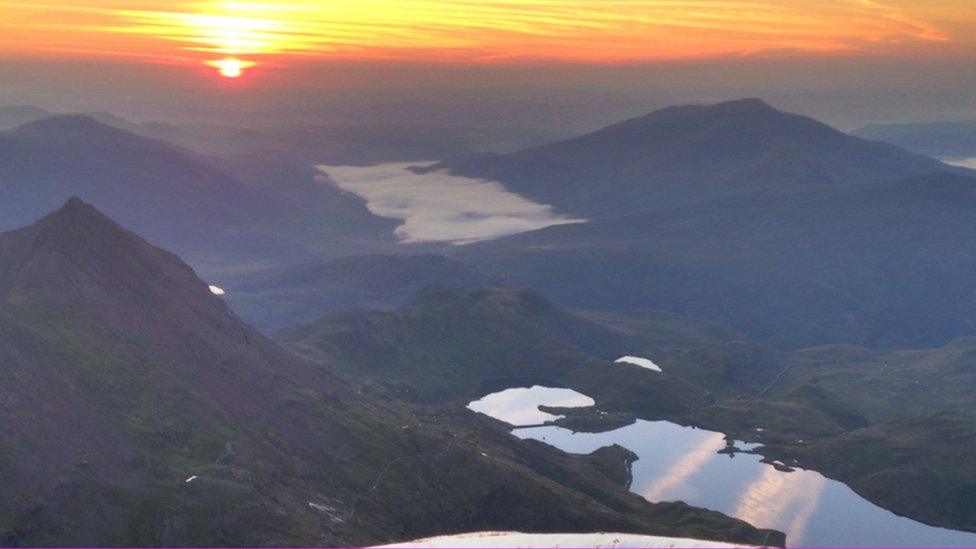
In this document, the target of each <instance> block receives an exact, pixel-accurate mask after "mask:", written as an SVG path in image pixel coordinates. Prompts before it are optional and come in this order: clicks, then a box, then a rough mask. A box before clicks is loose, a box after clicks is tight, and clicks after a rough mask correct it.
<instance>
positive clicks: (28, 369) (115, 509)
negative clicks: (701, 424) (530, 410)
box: [0, 199, 781, 546]
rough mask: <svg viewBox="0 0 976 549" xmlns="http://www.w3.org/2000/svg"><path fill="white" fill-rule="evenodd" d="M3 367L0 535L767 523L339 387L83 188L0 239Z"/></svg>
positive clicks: (171, 541)
mask: <svg viewBox="0 0 976 549" xmlns="http://www.w3.org/2000/svg"><path fill="white" fill-rule="evenodd" d="M0 378H2V379H3V383H2V384H0V485H2V486H3V490H0V544H2V545H47V546H51V545H120V546H143V545H170V546H207V545H218V546H228V545H231V546H233V545H247V546H261V545H264V546H275V545H299V546H301V545H304V546H311V545H320V546H329V545H332V546H336V545H360V544H368V543H373V542H380V541H393V540H402V539H409V538H414V537H419V536H424V535H430V534H438V533H447V532H459V531H467V530H486V529H503V530H529V531H542V532H551V531H567V530H605V531H629V532H641V533H659V534H673V535H684V536H696V537H706V538H713V539H729V540H738V541H747V542H752V543H759V542H760V541H761V540H763V539H765V537H766V536H767V533H766V532H762V531H757V530H755V529H752V528H751V527H749V526H748V525H746V524H745V523H742V522H741V521H735V520H731V519H728V518H727V517H724V516H722V515H719V514H717V513H713V512H708V511H703V510H698V509H693V508H690V507H687V506H685V505H681V504H660V505H650V504H647V503H646V502H644V501H643V500H641V499H639V498H637V497H635V496H633V495H630V494H629V493H628V492H627V491H626V489H625V488H624V487H623V486H622V485H620V478H623V477H625V476H626V475H625V469H624V467H625V464H626V463H627V460H628V459H631V458H630V457H629V456H627V455H626V453H625V452H621V451H619V449H618V450H609V451H601V452H597V453H596V454H593V455H591V456H582V457H573V456H568V455H564V454H561V453H559V452H556V451H553V450H551V449H549V448H547V447H545V446H544V445H540V444H526V443H522V442H519V441H517V440H516V439H514V437H511V436H509V435H508V434H507V433H506V432H504V430H502V429H499V428H498V426H496V425H495V424H494V423H493V422H490V421H488V420H481V419H478V418H477V417H475V416H474V415H473V414H471V413H469V412H466V411H463V410H458V409H452V408H446V409H419V408H415V407H410V406H405V405H403V404H402V403H399V404H397V403H393V402H391V401H388V400H386V399H374V398H373V397H370V396H368V395H364V394H360V393H359V392H357V391H355V390H351V388H353V387H356V386H357V384H356V383H353V382H350V381H347V380H344V379H342V378H341V377H339V376H338V375H336V374H334V373H333V368H331V367H330V366H329V365H328V364H314V365H313V364H311V363H309V362H306V361H304V360H302V359H300V358H298V357H296V356H294V355H292V354H290V353H288V352H287V351H285V350H283V349H282V348H280V347H278V346H277V345H276V344H275V343H273V342H271V341H270V340H268V339H266V338H264V337H263V336H261V335H260V334H259V333H257V332H256V331H254V330H253V329H251V328H250V327H248V326H247V325H245V324H244V323H243V322H241V321H240V320H239V319H238V318H237V317H236V316H234V315H233V314H232V313H231V312H230V311H229V309H228V307H227V306H226V305H225V304H224V302H223V301H222V300H220V299H219V298H217V297H216V296H214V295H212V294H211V292H210V290H209V289H208V288H207V285H206V284H205V283H204V282H202V281H201V280H200V279H198V278H197V277H196V275H195V274H194V272H193V271H192V270H191V269H190V268H189V267H187V266H186V265H185V264H183V263H182V262H181V261H180V260H179V259H178V258H177V257H176V256H174V255H172V254H170V253H169V252H166V251H163V250H161V249H159V248H156V247H153V246H151V245H149V244H147V243H146V242H145V241H143V240H142V239H140V238H139V237H137V236H135V235H134V234H132V233H129V232H127V231H125V230H123V229H122V228H121V227H119V226H118V225H116V224H115V223H114V222H112V221H110V220H109V219H108V218H106V217H104V216H103V215H102V214H100V213H99V212H97V211H96V210H95V209H94V208H93V207H92V206H90V205H88V204H86V203H84V202H82V201H81V200H78V199H72V200H71V201H69V202H68V203H67V204H66V205H65V206H64V207H63V208H62V209H61V210H59V211H58V212H56V213H54V214H52V215H50V216H48V217H45V218H44V219H43V220H41V221H40V222H38V223H36V224H35V225H32V226H30V227H27V228H24V229H20V230H17V231H13V232H8V233H2V234H0ZM771 539H777V538H776V537H775V536H774V537H773V538H771ZM779 539H781V538H779Z"/></svg>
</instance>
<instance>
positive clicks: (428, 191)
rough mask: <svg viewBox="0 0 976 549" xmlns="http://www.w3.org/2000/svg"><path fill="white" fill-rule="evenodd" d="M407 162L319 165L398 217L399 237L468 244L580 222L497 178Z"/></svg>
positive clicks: (374, 207)
mask: <svg viewBox="0 0 976 549" xmlns="http://www.w3.org/2000/svg"><path fill="white" fill-rule="evenodd" d="M411 165H412V164H382V165H379V166H369V167H355V166H320V169H322V170H323V171H324V172H325V173H327V174H328V175H329V176H330V177H331V178H332V179H333V180H334V181H335V182H336V183H337V184H338V185H339V186H340V187H341V188H342V189H344V190H346V191H349V192H351V193H354V194H356V195H359V196H361V197H363V198H364V199H366V201H367V207H368V208H369V210H370V211H371V212H373V213H375V214H376V215H379V216H382V217H390V218H394V219H402V220H403V221H404V223H403V224H402V225H400V226H399V227H398V228H397V229H396V236H397V237H398V238H399V239H400V240H401V241H403V242H453V243H455V244H468V243H471V242H477V241H479V240H487V239H491V238H497V237H500V236H506V235H510V234H515V233H520V232H525V231H532V230H535V229H541V228H543V227H548V226H550V225H560V224H566V223H579V222H581V221H583V220H581V219H570V218H566V217H563V216H560V215H556V214H555V213H553V210H552V207H551V206H547V205H545V204H538V203H535V202H532V201H530V200H526V199H525V198H522V197H521V196H519V195H517V194H514V193H511V192H509V191H507V190H506V189H505V187H504V186H502V185H501V184H500V183H497V182H494V181H482V180H478V179H470V178H467V177H458V176H455V175H451V174H449V173H447V172H444V171H437V172H433V173H426V174H417V173H414V172H412V171H410V170H408V169H407V168H408V167H409V166H411Z"/></svg>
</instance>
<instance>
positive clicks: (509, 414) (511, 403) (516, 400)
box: [468, 385, 596, 426]
mask: <svg viewBox="0 0 976 549" xmlns="http://www.w3.org/2000/svg"><path fill="white" fill-rule="evenodd" d="M594 404H596V403H595V402H594V401H593V399H592V398H590V397H588V396H586V395H584V394H580V393H577V392H576V391H573V390H572V389H554V388H552V387H542V386H540V385H535V386H533V387H529V388H522V387H518V388H514V389H505V390H504V391H499V392H497V393H492V394H490V395H488V396H486V397H484V398H481V399H479V400H476V401H474V402H472V403H471V404H468V409H469V410H472V411H475V412H478V413H480V414H485V415H486V416H490V417H493V418H495V419H500V420H502V421H504V422H505V423H509V424H511V425H518V426H522V425H541V424H543V423H546V422H548V421H555V420H557V419H560V418H562V417H563V416H557V415H554V414H547V413H546V412H543V411H541V410H539V406H552V407H559V408H582V407H586V406H593V405H594Z"/></svg>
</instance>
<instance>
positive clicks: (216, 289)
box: [210, 284, 227, 295]
mask: <svg viewBox="0 0 976 549" xmlns="http://www.w3.org/2000/svg"><path fill="white" fill-rule="evenodd" d="M210 293H212V294H213V295H224V294H226V293H227V292H225V291H224V289H223V288H221V287H220V286H214V285H212V284H211V285H210Z"/></svg>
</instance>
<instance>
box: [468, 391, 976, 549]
mask: <svg viewBox="0 0 976 549" xmlns="http://www.w3.org/2000/svg"><path fill="white" fill-rule="evenodd" d="M540 389H541V388H540ZM504 392H505V391H503V393H504ZM576 394H577V395H579V393H576ZM492 396H493V395H489V397H486V398H489V399H490V397H492ZM580 396H583V395H580ZM584 398H586V397H584ZM483 400H484V399H483ZM538 404H539V402H537V401H536V402H533V401H531V399H530V398H528V396H527V395H523V398H521V399H517V400H516V399H511V398H509V399H508V400H507V406H506V407H505V410H504V411H505V414H506V415H507V417H515V418H518V417H520V412H521V411H531V410H535V408H537V407H538ZM519 405H522V406H524V408H523V410H521V411H520V410H518V409H517V407H518V406H519ZM535 411H536V412H538V410H535ZM485 413H488V412H485ZM489 415H490V414H489ZM500 419H503V418H500ZM513 433H514V434H515V435H516V436H518V437H519V438H523V439H529V438H531V439H535V440H541V441H544V442H546V443H548V444H551V445H553V446H555V447H557V448H560V449H562V450H564V451H566V452H571V453H577V454H588V453H591V452H594V451H596V450H598V449H599V448H601V447H604V446H609V445H611V444H619V445H621V446H623V447H625V448H628V449H630V450H631V451H633V452H634V453H635V454H637V455H638V456H639V458H640V459H638V461H636V462H635V463H634V465H633V483H632V485H631V490H632V491H633V492H635V493H638V494H641V495H642V496H644V497H646V498H647V499H648V500H650V501H684V502H686V503H688V504H690V505H694V506H697V507H704V508H707V509H714V510H716V511H721V512H723V513H725V514H728V515H730V516H734V517H738V518H741V519H743V520H745V521H747V522H749V523H750V524H753V525H755V526H759V527H763V528H774V529H777V530H781V531H784V532H786V534H787V543H789V544H790V545H791V546H800V545H804V546H820V547H828V546H835V547H836V546H875V547H877V546H929V547H933V546H943V547H973V546H976V534H972V533H968V532H959V531H954V530H947V529H944V528H936V527H933V526H927V525H924V524H921V523H919V522H915V521H913V520H910V519H907V518H903V517H899V516H897V515H895V514H894V513H891V512H889V511H886V510H884V509H882V508H880V507H877V506H876V505H874V504H872V503H870V502H868V501H867V500H865V499H863V498H861V497H860V496H858V495H857V494H855V493H854V492H853V491H852V490H851V489H850V488H848V487H847V486H846V485H844V484H842V483H840V482H837V481H833V480H830V479H827V478H825V477H824V476H822V475H820V474H819V473H816V472H813V471H804V470H797V471H794V472H792V473H784V472H780V471H777V470H776V469H774V468H773V467H771V466H769V465H766V464H763V463H761V462H760V461H759V460H760V456H757V455H753V454H744V453H739V454H735V455H729V454H724V453H723V454H719V453H717V452H718V450H720V449H722V448H723V447H725V440H724V437H723V435H722V434H720V433H714V432H711V431H704V430H701V429H692V428H690V427H681V426H679V425H675V424H673V423H668V422H665V421H644V420H638V421H637V422H635V423H633V424H631V425H628V426H626V427H622V428H620V429H616V430H614V431H609V432H606V433H574V432H573V431H570V430H568V429H564V428H561V427H554V426H543V427H529V428H522V429H515V430H514V431H513ZM736 446H737V447H739V448H745V447H746V446H747V445H744V444H741V443H737V444H736Z"/></svg>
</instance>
